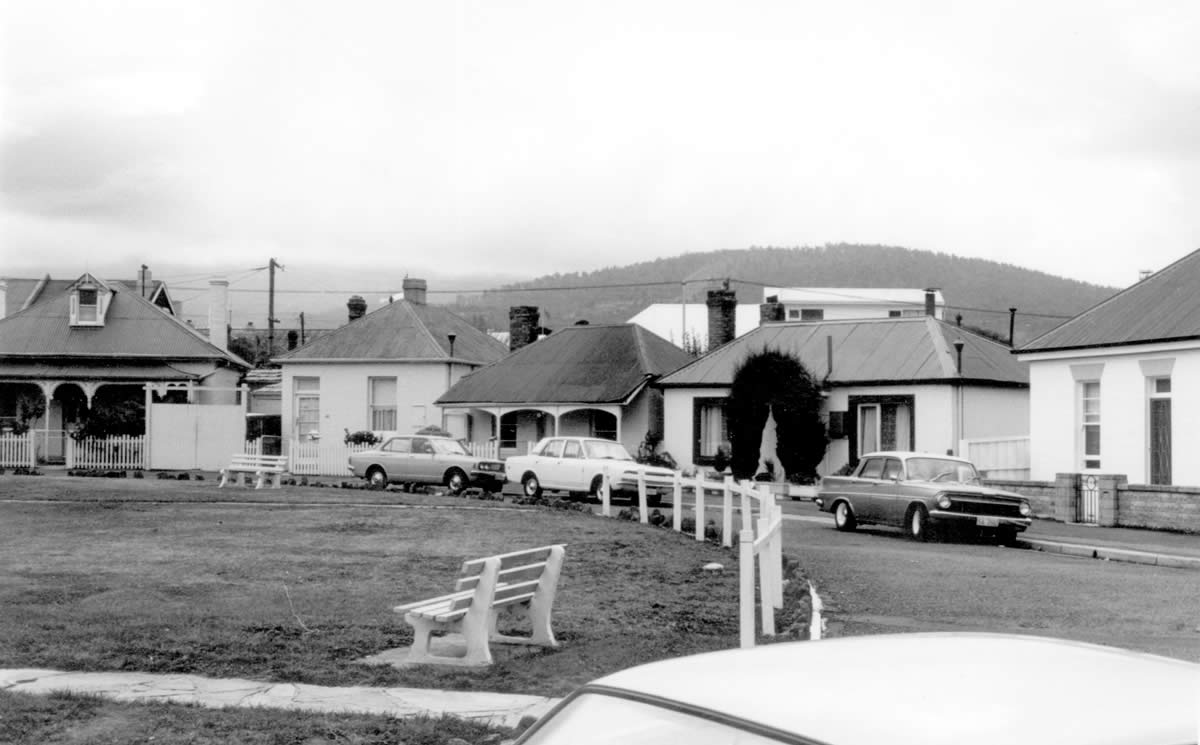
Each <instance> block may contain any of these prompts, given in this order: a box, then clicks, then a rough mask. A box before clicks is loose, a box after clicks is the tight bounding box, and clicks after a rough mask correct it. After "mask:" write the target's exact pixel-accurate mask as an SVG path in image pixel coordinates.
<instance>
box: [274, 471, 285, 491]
mask: <svg viewBox="0 0 1200 745" xmlns="http://www.w3.org/2000/svg"><path fill="white" fill-rule="evenodd" d="M282 478H283V474H282V473H273V474H271V488H272V489H278V488H279V483H280V479H282Z"/></svg>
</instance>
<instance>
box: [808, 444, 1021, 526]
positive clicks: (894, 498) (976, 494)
mask: <svg viewBox="0 0 1200 745" xmlns="http://www.w3.org/2000/svg"><path fill="white" fill-rule="evenodd" d="M816 503H817V505H818V506H819V507H820V508H821V510H822V511H824V512H832V513H833V524H834V527H836V528H837V529H838V530H854V528H855V527H856V526H857V525H858V524H860V523H875V524H879V525H892V526H895V527H900V528H904V529H905V530H906V531H907V532H908V534H909V535H910V536H911V537H912V538H915V539H916V540H919V541H923V540H925V539H927V538H929V536H930V535H931V533H932V532H933V531H934V530H936V529H938V528H958V529H971V530H978V531H982V532H986V533H988V534H991V535H994V536H995V537H996V539H997V540H998V541H999V542H1000V543H1002V544H1004V545H1010V544H1012V543H1013V542H1014V541H1015V540H1016V538H1017V533H1019V532H1020V531H1022V530H1025V529H1026V528H1028V527H1029V524H1030V522H1032V521H1031V519H1030V517H1029V516H1030V515H1031V514H1032V512H1033V510H1032V509H1031V508H1030V506H1029V502H1027V501H1026V500H1025V498H1024V497H1022V496H1021V495H1020V494H1015V493H1013V492H1009V491H1002V490H1000V489H990V488H988V487H986V486H984V485H983V483H982V482H981V481H980V478H979V472H978V471H976V470H975V466H974V465H973V464H972V463H971V462H970V461H968V460H964V459H962V458H952V457H950V456H946V455H931V454H929V453H913V452H880V453H868V454H866V455H864V456H863V457H862V460H860V461H859V463H858V467H857V468H856V469H855V471H854V473H853V474H851V475H850V476H827V477H825V478H824V479H822V480H821V486H820V488H819V489H818V490H817V497H816Z"/></svg>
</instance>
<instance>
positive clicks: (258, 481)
mask: <svg viewBox="0 0 1200 745" xmlns="http://www.w3.org/2000/svg"><path fill="white" fill-rule="evenodd" d="M254 476H255V479H254V488H255V489H261V488H263V481H264V480H265V479H266V477H267V474H265V473H263V472H262V471H255V472H254Z"/></svg>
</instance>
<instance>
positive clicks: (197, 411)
mask: <svg viewBox="0 0 1200 745" xmlns="http://www.w3.org/2000/svg"><path fill="white" fill-rule="evenodd" d="M149 414H150V416H149V419H150V468H152V469H175V470H190V469H200V470H204V471H216V470H220V469H221V468H224V467H225V466H227V465H229V457H230V456H231V455H233V454H234V453H240V452H242V451H243V449H244V448H245V447H246V408H245V407H244V406H243V405H242V404H152V405H151V406H150V412H149Z"/></svg>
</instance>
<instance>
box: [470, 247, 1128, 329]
mask: <svg viewBox="0 0 1200 745" xmlns="http://www.w3.org/2000/svg"><path fill="white" fill-rule="evenodd" d="M725 279H729V280H730V286H731V287H732V288H733V289H735V290H736V291H737V295H738V300H739V301H740V302H743V303H758V302H762V297H763V292H762V290H763V287H765V286H774V287H781V286H782V287H909V288H926V287H936V288H939V289H941V291H942V294H943V296H944V297H945V299H946V305H947V307H946V318H947V319H948V320H953V319H954V318H955V316H956V315H958V314H962V316H963V325H964V326H968V327H972V328H977V329H981V330H983V331H986V332H990V333H992V334H994V335H996V336H998V337H1000V338H1003V339H1007V338H1008V324H1009V311H1008V309H1009V308H1010V307H1015V308H1017V315H1016V328H1015V337H1016V343H1017V344H1018V345H1020V344H1022V343H1023V342H1026V341H1028V340H1030V339H1032V338H1034V337H1036V336H1039V335H1041V334H1043V333H1045V332H1046V331H1049V330H1050V329H1052V328H1054V327H1055V326H1057V325H1059V324H1060V323H1062V322H1063V321H1064V320H1066V319H1067V318H1069V317H1071V316H1074V315H1076V314H1077V313H1079V312H1080V311H1083V310H1086V309H1087V308H1090V307H1091V306H1093V305H1095V304H1096V303H1098V302H1100V301H1101V300H1103V299H1104V298H1106V297H1108V296H1110V295H1112V294H1113V293H1114V292H1115V291H1116V288H1112V287H1102V286H1100V285H1093V284H1088V283H1086V282H1079V281H1076V280H1071V279H1066V278H1063V277H1056V276H1054V275H1051V274H1046V273H1045V272H1038V271H1034V270H1031V269H1024V268H1021V267H1018V266H1014V265H1012V264H1005V263H1001V262H996V261H989V260H986V259H974V258H966V257H962V256H954V255H952V254H945V253H937V252H933V251H919V250H914V249H907V248H899V247H894V246H866V245H850V244H837V245H827V246H822V247H809V248H749V249H739V250H723V251H712V252H707V253H691V254H683V255H680V256H674V257H671V258H664V259H656V260H654V261H647V262H641V263H637V264H632V265H629V266H623V267H609V268H605V269H600V270H597V271H592V272H582V273H581V272H576V273H571V274H551V275H546V276H543V277H539V278H537V279H533V280H530V281H528V282H520V283H515V284H509V285H504V286H503V287H501V288H499V289H497V290H489V291H487V292H484V293H481V294H479V295H466V296H459V297H458V298H457V299H456V301H455V302H454V303H452V305H453V306H454V308H455V310H456V311H457V312H458V313H460V314H461V315H463V316H464V317H466V318H468V319H469V320H471V321H472V322H474V323H476V325H479V326H480V327H487V328H492V329H507V328H508V308H509V307H510V306H513V305H536V306H538V307H539V308H540V309H541V312H542V324H543V325H544V326H546V327H549V328H551V329H553V328H561V327H563V326H569V325H571V324H574V323H575V322H576V321H580V320H586V321H588V322H590V323H620V322H624V321H627V320H628V319H629V318H630V317H631V316H633V315H634V314H636V313H637V312H638V311H640V310H641V309H642V308H644V307H646V306H647V305H649V304H651V303H664V302H668V303H669V302H675V303H677V302H680V297H681V289H682V290H683V291H684V294H685V298H686V300H687V301H688V302H703V301H704V299H705V297H706V292H707V291H708V290H709V289H713V288H715V287H717V286H719V284H720V283H721V281H723V280H725Z"/></svg>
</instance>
